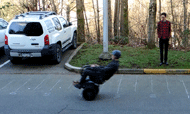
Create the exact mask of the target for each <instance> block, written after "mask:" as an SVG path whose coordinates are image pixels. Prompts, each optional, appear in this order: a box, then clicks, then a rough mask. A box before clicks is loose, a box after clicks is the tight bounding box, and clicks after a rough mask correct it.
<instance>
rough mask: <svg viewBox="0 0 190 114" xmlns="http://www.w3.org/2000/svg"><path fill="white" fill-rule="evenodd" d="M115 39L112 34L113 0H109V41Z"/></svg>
mask: <svg viewBox="0 0 190 114" xmlns="http://www.w3.org/2000/svg"><path fill="white" fill-rule="evenodd" d="M112 38H113V34H112V11H111V0H108V41H110V39H112Z"/></svg>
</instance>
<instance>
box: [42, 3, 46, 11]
mask: <svg viewBox="0 0 190 114" xmlns="http://www.w3.org/2000/svg"><path fill="white" fill-rule="evenodd" d="M42 5H43V7H42V10H43V11H45V10H46V9H45V5H46V4H45V0H42Z"/></svg>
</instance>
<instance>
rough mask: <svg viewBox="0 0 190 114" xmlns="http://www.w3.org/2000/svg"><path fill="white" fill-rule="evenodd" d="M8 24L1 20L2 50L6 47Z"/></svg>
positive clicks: (0, 37) (0, 41) (0, 40)
mask: <svg viewBox="0 0 190 114" xmlns="http://www.w3.org/2000/svg"><path fill="white" fill-rule="evenodd" d="M7 25H8V22H7V21H5V20H4V19H2V18H0V48H3V47H4V45H5V31H6V29H7Z"/></svg>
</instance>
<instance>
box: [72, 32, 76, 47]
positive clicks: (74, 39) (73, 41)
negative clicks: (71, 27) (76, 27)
mask: <svg viewBox="0 0 190 114" xmlns="http://www.w3.org/2000/svg"><path fill="white" fill-rule="evenodd" d="M71 48H73V49H76V48H77V34H76V33H74V34H73V40H72V46H71Z"/></svg>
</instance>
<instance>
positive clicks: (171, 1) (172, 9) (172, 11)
mask: <svg viewBox="0 0 190 114" xmlns="http://www.w3.org/2000/svg"><path fill="white" fill-rule="evenodd" d="M170 3H171V14H172V28H173V30H174V41H176V38H175V37H176V30H175V25H174V8H173V0H170ZM170 40H171V42H172V38H170ZM174 45H175V43H174Z"/></svg>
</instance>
